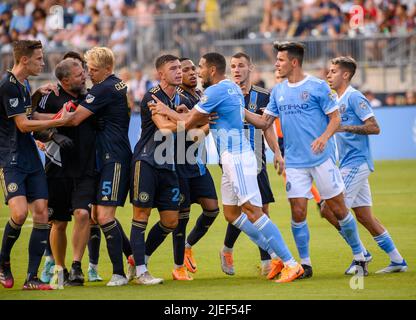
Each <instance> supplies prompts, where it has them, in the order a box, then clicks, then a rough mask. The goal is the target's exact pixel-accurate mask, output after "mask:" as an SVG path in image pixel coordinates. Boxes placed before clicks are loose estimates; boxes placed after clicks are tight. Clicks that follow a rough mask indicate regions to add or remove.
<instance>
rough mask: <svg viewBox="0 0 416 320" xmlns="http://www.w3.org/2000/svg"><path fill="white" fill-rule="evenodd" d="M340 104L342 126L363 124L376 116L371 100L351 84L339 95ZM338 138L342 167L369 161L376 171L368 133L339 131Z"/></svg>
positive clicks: (369, 164) (354, 165) (372, 169)
mask: <svg viewBox="0 0 416 320" xmlns="http://www.w3.org/2000/svg"><path fill="white" fill-rule="evenodd" d="M338 104H339V111H340V113H341V126H359V125H363V124H364V121H365V120H367V119H369V118H371V117H374V113H373V109H372V108H371V105H370V103H369V101H368V100H367V99H366V98H365V97H364V95H363V94H362V93H361V92H360V91H358V90H356V89H354V88H353V87H351V86H349V87H348V88H347V90H346V91H345V92H344V94H343V95H342V96H341V97H339V99H338ZM336 140H337V146H338V154H339V164H340V167H341V168H344V167H345V168H353V167H358V166H360V165H361V164H363V163H365V162H367V164H368V167H369V169H370V170H371V171H374V163H373V158H372V156H371V149H370V139H369V137H368V135H363V134H355V133H350V132H337V133H336Z"/></svg>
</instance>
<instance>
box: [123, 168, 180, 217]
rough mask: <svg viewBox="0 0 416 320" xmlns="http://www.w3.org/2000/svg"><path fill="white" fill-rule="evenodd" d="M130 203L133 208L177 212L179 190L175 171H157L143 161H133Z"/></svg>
mask: <svg viewBox="0 0 416 320" xmlns="http://www.w3.org/2000/svg"><path fill="white" fill-rule="evenodd" d="M130 181H131V182H130V201H131V203H132V204H133V205H134V206H135V207H139V208H157V209H158V210H159V212H160V211H177V210H179V201H180V195H181V194H180V189H179V181H178V176H177V174H176V172H175V171H170V170H167V169H157V168H155V167H153V166H151V165H150V164H148V163H147V162H145V161H133V163H132V168H131V179H130Z"/></svg>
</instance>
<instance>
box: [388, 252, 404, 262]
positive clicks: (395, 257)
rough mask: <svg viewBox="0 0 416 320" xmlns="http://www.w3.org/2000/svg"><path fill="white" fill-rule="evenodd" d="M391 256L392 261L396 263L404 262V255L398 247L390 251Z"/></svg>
mask: <svg viewBox="0 0 416 320" xmlns="http://www.w3.org/2000/svg"><path fill="white" fill-rule="evenodd" d="M389 257H390V260H391V261H392V262H395V263H402V262H403V257H402V255H401V254H400V253H399V251H398V250H397V249H394V250H393V251H392V252H389Z"/></svg>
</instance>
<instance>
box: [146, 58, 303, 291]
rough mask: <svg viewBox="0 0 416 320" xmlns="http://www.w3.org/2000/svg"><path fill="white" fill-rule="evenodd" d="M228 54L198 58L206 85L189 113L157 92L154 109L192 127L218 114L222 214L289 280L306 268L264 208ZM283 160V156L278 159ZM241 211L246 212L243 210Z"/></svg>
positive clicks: (216, 135) (216, 131)
mask: <svg viewBox="0 0 416 320" xmlns="http://www.w3.org/2000/svg"><path fill="white" fill-rule="evenodd" d="M225 70H226V61H225V58H224V56H222V55H221V54H219V53H216V52H212V53H207V54H205V55H204V56H203V57H202V58H201V60H200V62H199V72H198V75H199V77H200V78H201V81H202V86H203V87H204V88H205V91H204V96H203V97H202V98H201V100H200V102H199V103H198V104H197V105H196V106H195V107H194V108H193V109H192V110H191V111H190V112H189V113H186V114H178V113H176V112H174V111H173V110H171V109H169V108H168V107H167V106H166V105H164V104H163V103H162V102H161V101H160V100H159V99H157V97H154V98H155V100H156V102H157V104H156V105H155V106H154V107H153V108H152V112H154V113H156V114H163V115H166V116H168V117H169V119H171V120H173V121H177V124H178V126H179V130H182V129H186V130H189V129H192V128H194V127H196V126H198V125H200V124H201V122H203V121H204V120H205V119H206V118H207V117H208V115H209V114H211V113H213V112H215V113H216V114H217V116H216V117H218V119H217V120H216V123H215V124H210V130H211V132H212V133H213V137H214V141H215V142H216V145H217V149H218V153H219V155H220V160H221V164H222V169H223V176H222V186H221V194H222V201H223V208H224V215H225V218H226V220H227V221H228V222H231V223H233V224H234V225H235V226H236V227H237V228H240V229H242V230H243V231H244V232H245V233H247V234H248V235H249V237H250V238H251V239H252V240H253V241H254V242H256V244H258V245H260V244H261V247H262V248H263V249H265V250H267V251H268V252H269V254H271V256H272V258H273V259H275V260H277V258H278V257H280V258H281V260H282V261H283V263H280V264H276V266H278V268H277V267H276V268H275V273H276V274H278V273H281V276H280V278H279V279H278V280H276V282H278V283H281V282H290V281H293V280H295V279H296V278H298V277H300V276H301V275H302V274H303V272H304V271H303V268H302V266H301V265H300V264H299V263H297V262H296V260H295V259H294V258H293V256H292V255H291V253H290V251H289V249H288V248H287V246H286V244H285V242H284V240H283V238H282V236H281V234H280V231H279V229H278V228H277V227H276V225H275V224H274V223H273V222H272V221H271V220H270V219H269V218H268V216H267V215H265V214H263V212H262V203H261V195H260V191H259V188H258V184H257V160H256V157H255V155H254V152H253V150H252V149H251V147H250V143H249V142H248V140H247V138H246V136H245V134H244V125H243V119H244V96H243V94H242V92H241V89H240V88H239V87H238V86H237V85H236V84H235V83H233V82H232V81H230V80H228V79H226V77H225ZM181 121H184V123H181ZM279 165H281V166H283V159H281V158H280V159H279ZM242 211H244V212H245V213H246V215H242V213H241V212H242Z"/></svg>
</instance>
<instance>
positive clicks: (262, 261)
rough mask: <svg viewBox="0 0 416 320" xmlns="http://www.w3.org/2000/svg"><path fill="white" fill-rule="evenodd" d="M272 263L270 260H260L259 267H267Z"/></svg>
mask: <svg viewBox="0 0 416 320" xmlns="http://www.w3.org/2000/svg"><path fill="white" fill-rule="evenodd" d="M271 262H272V260H270V259H267V260H261V266H262V267H264V266H265V265H268V264H270V263H271Z"/></svg>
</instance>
